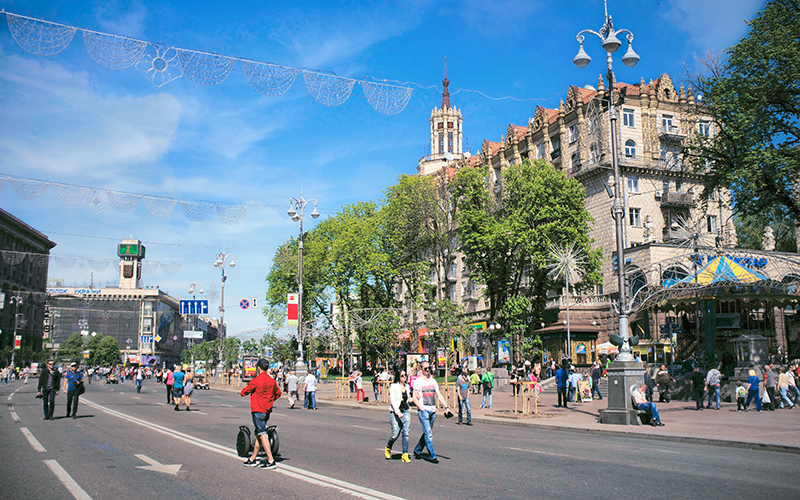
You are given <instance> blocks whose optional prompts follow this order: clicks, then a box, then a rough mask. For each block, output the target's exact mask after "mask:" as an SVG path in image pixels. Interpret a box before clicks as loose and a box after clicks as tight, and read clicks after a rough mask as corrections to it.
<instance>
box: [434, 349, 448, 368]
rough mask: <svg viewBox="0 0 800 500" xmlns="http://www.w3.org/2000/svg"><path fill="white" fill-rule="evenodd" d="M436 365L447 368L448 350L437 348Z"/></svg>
mask: <svg viewBox="0 0 800 500" xmlns="http://www.w3.org/2000/svg"><path fill="white" fill-rule="evenodd" d="M436 367H437V368H447V352H446V351H445V350H444V349H442V348H439V349H436Z"/></svg>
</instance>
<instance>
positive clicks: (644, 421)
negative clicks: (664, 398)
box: [629, 385, 653, 425]
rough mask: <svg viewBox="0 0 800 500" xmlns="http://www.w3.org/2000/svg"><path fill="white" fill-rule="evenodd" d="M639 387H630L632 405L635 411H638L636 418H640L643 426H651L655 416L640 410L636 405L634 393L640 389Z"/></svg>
mask: <svg viewBox="0 0 800 500" xmlns="http://www.w3.org/2000/svg"><path fill="white" fill-rule="evenodd" d="M638 387H639V386H637V385H632V386H631V387H630V390H629V392H630V395H631V405H632V406H633V409H634V410H636V416H638V417H639V420H640V421H641V422H642V425H650V421H651V420H652V419H653V414H652V413H651V412H649V411H646V410H640V409H639V407H638V406H637V405H636V400H635V399H634V398H633V391H635V390H636V389H638Z"/></svg>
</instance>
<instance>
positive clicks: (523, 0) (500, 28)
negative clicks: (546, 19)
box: [458, 0, 541, 38]
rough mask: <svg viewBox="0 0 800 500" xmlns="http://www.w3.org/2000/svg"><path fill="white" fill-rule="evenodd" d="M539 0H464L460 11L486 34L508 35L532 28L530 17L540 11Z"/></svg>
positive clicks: (494, 35)
mask: <svg viewBox="0 0 800 500" xmlns="http://www.w3.org/2000/svg"><path fill="white" fill-rule="evenodd" d="M540 3H541V2H539V1H537V0H464V1H463V2H460V3H459V4H458V5H459V7H458V12H459V13H460V15H461V17H462V18H463V19H464V21H465V22H466V23H467V24H468V25H469V26H471V27H473V28H475V29H477V30H478V31H480V32H481V33H482V34H483V35H485V36H491V37H494V38H502V37H507V36H508V35H509V34H516V33H520V32H521V31H522V30H527V29H530V23H529V21H528V18H529V17H530V16H532V15H533V14H535V13H536V12H538V11H539V10H540V8H541V5H540Z"/></svg>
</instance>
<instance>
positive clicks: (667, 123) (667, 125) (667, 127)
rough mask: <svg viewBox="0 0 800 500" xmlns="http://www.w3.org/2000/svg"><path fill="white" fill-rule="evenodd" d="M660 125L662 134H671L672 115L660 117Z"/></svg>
mask: <svg viewBox="0 0 800 500" xmlns="http://www.w3.org/2000/svg"><path fill="white" fill-rule="evenodd" d="M661 125H662V126H663V127H664V132H672V131H673V130H674V128H673V126H672V115H661Z"/></svg>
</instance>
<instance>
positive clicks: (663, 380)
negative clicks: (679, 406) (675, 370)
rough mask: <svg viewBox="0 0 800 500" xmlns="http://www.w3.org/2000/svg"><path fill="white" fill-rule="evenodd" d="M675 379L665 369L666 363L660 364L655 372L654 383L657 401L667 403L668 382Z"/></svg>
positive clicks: (668, 399) (668, 398)
mask: <svg viewBox="0 0 800 500" xmlns="http://www.w3.org/2000/svg"><path fill="white" fill-rule="evenodd" d="M670 382H675V379H674V378H673V377H672V375H670V374H669V371H667V365H661V369H660V370H658V372H657V373H656V384H657V385H658V402H659V403H669V401H670V397H669V383H670Z"/></svg>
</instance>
